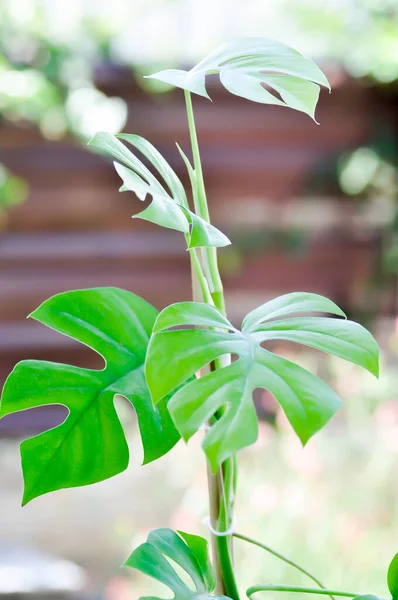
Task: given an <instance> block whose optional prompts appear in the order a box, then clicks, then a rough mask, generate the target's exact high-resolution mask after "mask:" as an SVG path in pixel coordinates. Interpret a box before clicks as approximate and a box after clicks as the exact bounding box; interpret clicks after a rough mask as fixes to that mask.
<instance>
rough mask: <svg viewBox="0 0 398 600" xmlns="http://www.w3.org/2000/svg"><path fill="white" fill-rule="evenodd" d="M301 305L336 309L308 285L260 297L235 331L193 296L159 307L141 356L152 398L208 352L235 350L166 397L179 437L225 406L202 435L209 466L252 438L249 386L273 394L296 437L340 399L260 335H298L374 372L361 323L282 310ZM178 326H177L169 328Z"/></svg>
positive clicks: (371, 343)
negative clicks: (305, 289) (214, 367)
mask: <svg viewBox="0 0 398 600" xmlns="http://www.w3.org/2000/svg"><path fill="white" fill-rule="evenodd" d="M303 312H307V313H308V312H323V313H325V312H327V313H332V314H336V315H339V316H341V315H343V313H342V311H341V310H340V309H339V308H338V306H336V305H335V304H334V303H333V302H331V301H330V300H327V299H326V298H323V297H322V296H318V295H317V294H308V293H293V294H287V295H285V296H281V297H280V298H277V299H275V300H273V301H271V302H269V303H267V304H264V305H263V306H261V307H260V308H258V309H256V310H255V311H252V312H251V313H249V314H248V315H247V317H246V318H245V319H244V321H243V326H242V331H238V330H237V329H235V327H233V325H232V324H231V323H230V322H229V321H228V320H227V319H226V318H225V317H224V316H223V315H222V314H221V313H220V312H219V311H218V310H217V309H216V308H214V307H211V306H208V305H205V304H201V303H195V302H181V303H178V304H174V305H172V306H169V307H168V308H166V309H165V310H164V311H162V312H161V313H160V314H159V316H158V318H157V320H156V323H155V326H154V333H153V335H152V337H151V341H150V344H149V348H148V355H147V360H146V379H147V383H148V386H149V389H150V391H151V394H152V398H153V400H154V402H155V403H156V402H159V401H161V400H162V399H163V398H164V397H165V396H166V394H169V393H170V392H173V390H175V389H176V388H177V386H180V385H181V384H182V383H183V382H184V381H186V380H187V379H188V377H189V376H191V375H192V374H194V373H196V372H197V371H198V370H200V369H201V368H202V367H204V366H205V365H207V364H209V363H210V362H212V361H214V360H215V359H216V358H218V357H220V356H222V355H225V354H234V355H238V357H239V360H237V361H235V362H233V363H232V364H230V365H228V366H225V367H224V368H221V369H217V370H215V371H213V372H211V373H209V374H207V375H205V376H204V377H201V378H199V379H195V380H194V381H192V382H189V383H188V384H186V385H184V386H183V387H181V388H180V389H179V390H178V391H176V392H175V393H174V394H173V396H172V398H171V399H170V400H169V403H168V408H169V411H170V414H171V416H172V418H173V420H174V423H175V425H176V427H177V429H178V430H179V432H180V433H181V435H182V436H183V438H184V439H185V440H188V439H189V438H190V437H191V436H192V435H193V434H194V433H195V432H196V431H197V430H198V429H199V428H200V427H201V425H202V424H203V423H204V422H205V421H207V420H208V419H210V418H211V417H212V415H214V413H215V412H216V411H218V410H219V409H220V408H222V407H226V408H227V410H226V411H225V412H224V414H223V415H222V417H221V419H220V420H219V421H217V422H216V423H215V424H214V425H213V426H212V427H211V428H210V430H209V431H208V432H207V434H206V436H205V438H204V441H203V448H204V450H205V452H206V454H207V456H208V458H209V461H210V463H211V466H212V468H213V470H216V469H217V468H218V467H219V465H220V464H221V463H222V462H223V461H224V460H225V459H226V458H227V457H228V456H230V455H231V454H233V453H235V452H236V451H238V450H239V449H241V448H243V447H245V446H248V445H249V444H252V443H253V442H254V441H255V440H256V439H257V434H258V423H257V416H256V413H255V409H254V406H253V401H252V394H253V390H254V389H255V388H264V389H267V390H269V391H270V392H271V393H272V394H273V395H274V396H275V398H276V399H277V401H278V402H279V404H280V405H281V407H282V408H283V410H284V412H285V414H286V416H287V418H288V420H289V421H290V423H291V425H292V427H293V428H294V430H295V431H296V433H297V434H298V436H299V438H300V440H301V441H302V443H303V444H305V443H306V442H307V441H308V439H309V438H310V437H311V436H312V435H313V434H314V433H316V432H317V431H318V430H319V429H321V428H322V427H323V426H324V425H325V424H326V423H327V421H328V420H329V419H330V418H331V417H332V416H333V415H334V414H335V412H336V411H337V410H338V408H339V406H340V399H339V398H338V397H337V395H336V394H335V393H334V391H333V390H331V389H330V387H329V386H327V385H326V384H325V383H324V382H323V381H321V380H320V379H319V378H318V377H316V376H314V375H312V374H311V373H309V372H308V371H307V370H305V369H303V368H302V367H300V366H298V365H297V364H295V363H293V362H291V361H289V360H286V359H285V358H282V357H281V356H277V355H275V354H273V353H272V352H269V351H268V350H266V349H264V348H262V347H261V344H262V343H263V342H265V341H269V340H276V339H283V340H290V341H293V342H299V343H301V344H305V345H307V346H311V347H313V348H317V349H319V350H323V351H326V352H329V353H331V354H334V355H336V356H340V357H341V358H345V359H346V360H349V361H351V362H353V363H356V364H358V365H361V366H362V367H364V368H365V369H367V370H369V371H370V372H371V373H373V374H375V375H377V374H378V354H379V349H378V345H377V343H376V342H375V340H374V338H373V337H372V336H371V334H370V333H369V332H368V331H366V329H364V328H363V327H361V326H360V325H358V324H357V323H353V322H352V321H347V320H344V319H336V318H330V317H307V316H306V317H300V316H297V317H294V318H289V319H284V318H282V317H283V316H285V315H290V314H292V313H295V314H299V313H303ZM179 326H183V327H184V329H172V330H170V328H175V327H179ZM187 327H188V328H187ZM195 327H196V328H195Z"/></svg>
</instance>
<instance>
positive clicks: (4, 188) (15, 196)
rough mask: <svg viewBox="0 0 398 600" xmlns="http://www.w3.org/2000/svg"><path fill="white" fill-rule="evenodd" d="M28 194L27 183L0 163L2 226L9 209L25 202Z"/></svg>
mask: <svg viewBox="0 0 398 600" xmlns="http://www.w3.org/2000/svg"><path fill="white" fill-rule="evenodd" d="M26 196H27V185H26V183H25V182H24V181H23V180H22V179H21V178H20V177H15V176H14V175H12V174H11V173H10V172H9V171H8V170H7V169H6V168H5V167H4V165H2V164H1V163H0V228H1V226H2V224H3V222H4V221H5V213H6V211H7V209H8V208H10V207H11V206H13V205H15V204H20V203H21V202H23V201H24V200H25V199H26Z"/></svg>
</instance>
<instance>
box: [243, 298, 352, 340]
mask: <svg viewBox="0 0 398 600" xmlns="http://www.w3.org/2000/svg"><path fill="white" fill-rule="evenodd" d="M313 312H316V313H330V314H332V315H338V316H341V317H345V314H344V313H343V311H342V310H341V308H339V307H338V306H337V304H335V303H334V302H332V301H331V300H329V299H328V298H325V297H324V296H320V295H319V294H312V293H310V292H292V293H290V294H284V295H283V296H278V297H277V298H274V299H273V300H270V301H269V302H266V303H265V304H262V305H261V306H259V307H258V308H255V309H254V310H252V311H250V312H249V313H248V314H247V315H246V317H245V318H244V319H243V322H242V331H248V332H250V331H251V330H252V326H256V325H259V324H260V323H262V322H263V321H267V320H269V319H277V318H279V317H286V316H287V315H292V314H300V313H313Z"/></svg>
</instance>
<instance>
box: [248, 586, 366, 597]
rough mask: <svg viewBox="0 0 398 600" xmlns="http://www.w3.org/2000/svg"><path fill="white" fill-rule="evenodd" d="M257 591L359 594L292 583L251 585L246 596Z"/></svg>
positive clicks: (327, 594)
mask: <svg viewBox="0 0 398 600" xmlns="http://www.w3.org/2000/svg"><path fill="white" fill-rule="evenodd" d="M257 592H295V593H298V594H321V595H324V596H345V597H347V598H353V597H354V596H359V595H360V594H357V593H355V592H343V591H341V590H325V589H319V588H308V587H302V586H293V585H253V586H252V587H249V589H248V590H247V592H246V595H247V597H248V598H250V597H251V596H252V595H253V594H256V593H257Z"/></svg>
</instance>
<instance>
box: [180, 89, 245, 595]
mask: <svg viewBox="0 0 398 600" xmlns="http://www.w3.org/2000/svg"><path fill="white" fill-rule="evenodd" d="M185 102H186V109H187V119H188V127H189V135H190V140H191V148H192V156H193V165H194V171H193V173H192V169H188V172H189V174H190V178H191V183H192V192H193V199H194V207H195V212H196V214H197V215H198V216H199V217H201V218H202V219H204V220H205V221H207V222H208V223H210V215H209V209H208V205H207V198H206V190H205V184H204V179H203V171H202V163H201V159H200V152H199V144H198V137H197V133H196V127H195V119H194V114H193V106H192V99H191V94H190V93H189V92H188V91H185ZM182 156H183V158H184V154H183V153H182ZM184 160H185V159H184ZM201 259H202V260H199V258H198V256H197V254H196V252H191V263H192V267H193V270H194V273H195V278H196V280H197V282H198V284H199V287H200V289H201V292H202V296H203V300H204V301H205V302H207V303H208V304H213V305H215V306H216V308H218V309H219V310H220V311H221V312H222V313H223V314H225V302H224V292H223V287H222V282H221V277H220V273H219V270H218V264H217V249H216V248H202V249H201ZM202 269H203V270H202ZM223 364H224V362H223V358H222V357H220V359H217V361H214V365H213V366H214V368H219V367H221V366H223ZM220 416H221V414H220V415H215V418H217V419H218V418H220ZM233 467H234V464H233V459H229V460H228V461H225V463H224V464H223V465H222V468H221V469H219V471H218V472H217V473H216V474H213V473H211V471H210V469H209V467H208V489H209V503H210V518H211V522H212V527H213V529H215V530H218V531H221V532H222V531H226V530H227V529H229V527H230V526H231V522H232V519H233V499H234V494H232V490H233V489H234V483H233V482H234V476H233ZM212 548H213V561H214V567H215V570H216V575H217V587H216V593H217V594H223V595H227V596H229V598H231V599H232V600H239V592H238V588H237V585H236V580H235V573H234V566H233V560H232V536H215V535H212Z"/></svg>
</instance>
